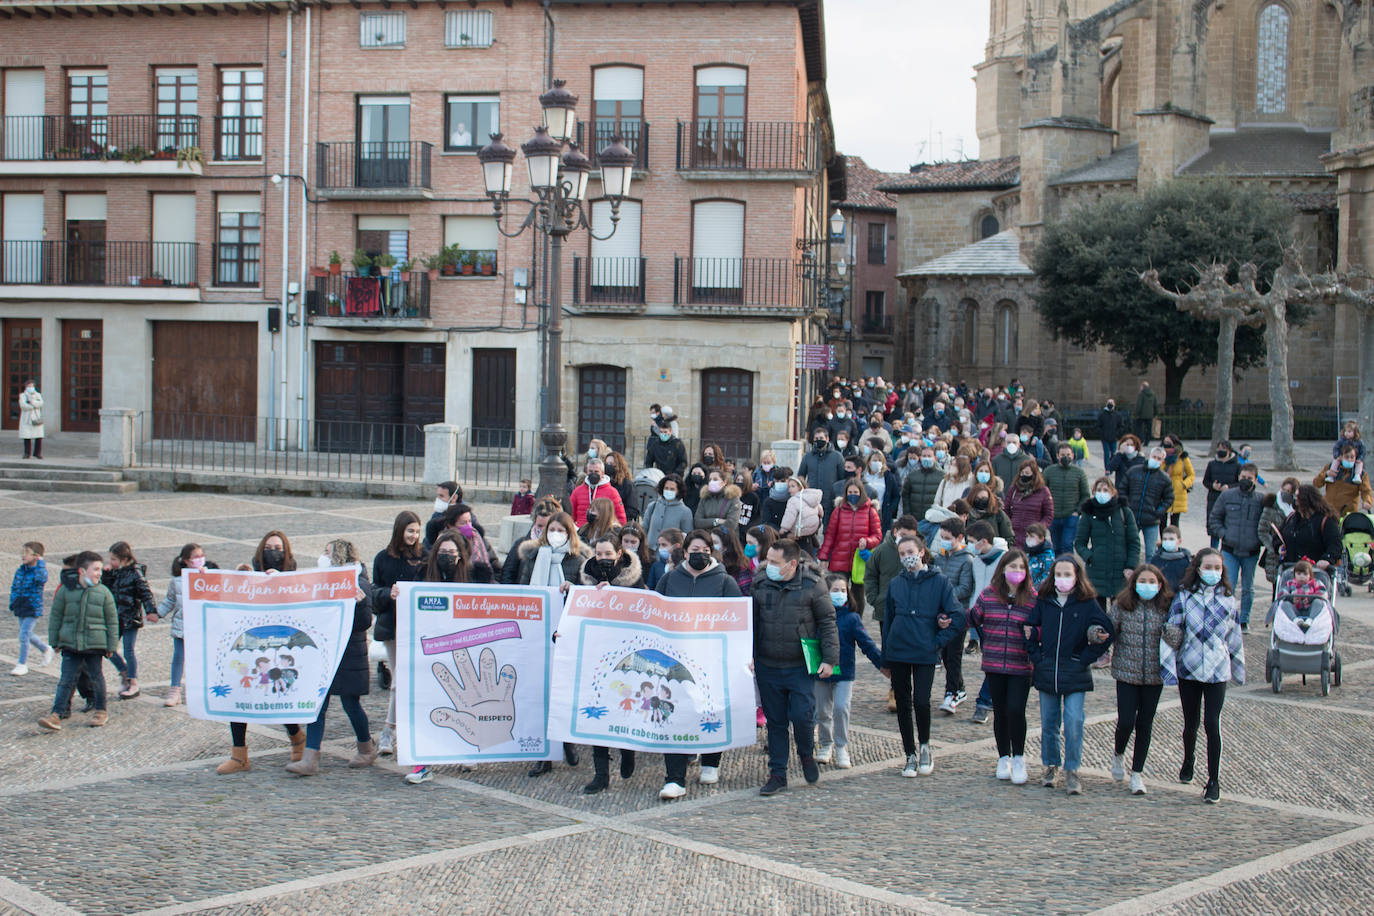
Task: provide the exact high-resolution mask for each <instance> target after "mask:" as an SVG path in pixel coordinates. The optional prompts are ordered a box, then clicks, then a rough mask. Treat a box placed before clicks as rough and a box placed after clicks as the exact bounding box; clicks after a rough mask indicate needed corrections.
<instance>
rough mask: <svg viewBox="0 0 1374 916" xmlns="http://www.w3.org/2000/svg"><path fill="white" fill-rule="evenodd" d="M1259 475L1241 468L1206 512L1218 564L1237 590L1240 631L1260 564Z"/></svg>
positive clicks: (1251, 468) (1247, 623) (1247, 621)
mask: <svg viewBox="0 0 1374 916" xmlns="http://www.w3.org/2000/svg"><path fill="white" fill-rule="evenodd" d="M1258 476H1259V472H1258V471H1257V470H1256V468H1255V466H1254V465H1253V464H1247V465H1243V466H1242V467H1241V469H1240V479H1239V480H1238V481H1237V482H1236V485H1235V486H1234V487H1231V488H1230V489H1228V490H1226V491H1225V492H1223V493H1222V494H1221V495H1220V496H1218V497H1217V501H1216V504H1215V505H1213V506H1212V511H1210V512H1208V513H1207V533H1208V534H1209V535H1211V536H1212V537H1213V538H1215V539H1217V540H1219V541H1220V542H1221V562H1222V565H1223V566H1225V567H1226V577H1227V578H1228V579H1230V580H1231V584H1232V586H1233V587H1237V588H1239V589H1240V628H1241V630H1245V629H1247V628H1248V627H1249V626H1250V607H1251V605H1253V604H1254V602H1255V566H1256V565H1257V564H1258V563H1259V552H1260V539H1259V520H1260V513H1262V512H1263V511H1264V500H1263V499H1262V498H1261V497H1260V495H1259V494H1258V493H1256V492H1255V479H1256V478H1257V477H1258Z"/></svg>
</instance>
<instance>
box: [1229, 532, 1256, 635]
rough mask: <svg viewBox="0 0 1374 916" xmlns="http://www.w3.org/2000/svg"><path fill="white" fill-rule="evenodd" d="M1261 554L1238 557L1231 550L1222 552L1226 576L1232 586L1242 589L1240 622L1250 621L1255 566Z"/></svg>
mask: <svg viewBox="0 0 1374 916" xmlns="http://www.w3.org/2000/svg"><path fill="white" fill-rule="evenodd" d="M1258 563H1259V555H1258V554H1256V555H1254V556H1249V557H1238V556H1236V555H1235V554H1233V553H1231V551H1229V550H1223V551H1222V552H1221V565H1222V566H1224V567H1225V568H1226V578H1228V579H1230V580H1231V587H1232V588H1235V589H1238V590H1239V591H1240V622H1241V623H1242V624H1248V623H1249V622H1250V606H1251V605H1252V604H1254V603H1255V566H1256V565H1257V564H1258Z"/></svg>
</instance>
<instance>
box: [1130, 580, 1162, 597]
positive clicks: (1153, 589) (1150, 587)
mask: <svg viewBox="0 0 1374 916" xmlns="http://www.w3.org/2000/svg"><path fill="white" fill-rule="evenodd" d="M1135 593H1136V594H1137V595H1139V596H1140V597H1141V598H1144V599H1145V600H1146V601H1151V600H1153V599H1154V597H1155V595H1158V594H1159V586H1158V585H1156V584H1155V583H1153V582H1137V583H1136V584H1135Z"/></svg>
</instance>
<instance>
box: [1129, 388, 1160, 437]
mask: <svg viewBox="0 0 1374 916" xmlns="http://www.w3.org/2000/svg"><path fill="white" fill-rule="evenodd" d="M1157 409H1158V402H1157V401H1156V400H1155V392H1154V389H1153V388H1151V387H1150V383H1149V382H1141V383H1140V394H1138V395H1136V396H1135V418H1134V419H1135V434H1136V435H1137V436H1139V437H1140V442H1141V444H1142V445H1149V444H1150V427H1151V426H1152V425H1154V420H1155V411H1156V410H1157Z"/></svg>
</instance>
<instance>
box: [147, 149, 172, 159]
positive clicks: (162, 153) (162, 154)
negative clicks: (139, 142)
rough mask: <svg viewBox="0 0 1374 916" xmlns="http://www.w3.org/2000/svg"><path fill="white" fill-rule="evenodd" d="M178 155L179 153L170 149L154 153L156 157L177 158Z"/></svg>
mask: <svg viewBox="0 0 1374 916" xmlns="http://www.w3.org/2000/svg"><path fill="white" fill-rule="evenodd" d="M176 157H177V154H176V153H175V152H169V151H168V150H159V151H158V152H157V153H156V154H154V155H153V158H154V159H175V158H176Z"/></svg>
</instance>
